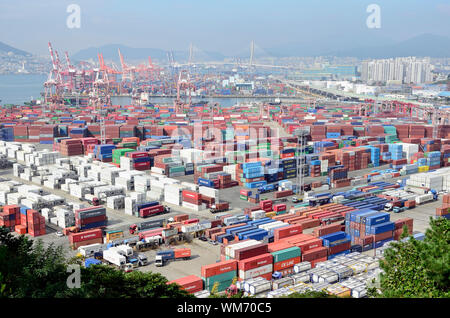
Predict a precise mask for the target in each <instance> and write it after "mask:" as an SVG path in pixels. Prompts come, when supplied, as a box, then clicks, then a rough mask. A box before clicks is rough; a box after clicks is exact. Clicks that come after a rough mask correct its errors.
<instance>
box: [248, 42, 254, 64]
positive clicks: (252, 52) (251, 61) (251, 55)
mask: <svg viewBox="0 0 450 318" xmlns="http://www.w3.org/2000/svg"><path fill="white" fill-rule="evenodd" d="M254 54H255V41H251V42H250V62H249V64H248V66H249V68H251V67H252V66H253V56H254Z"/></svg>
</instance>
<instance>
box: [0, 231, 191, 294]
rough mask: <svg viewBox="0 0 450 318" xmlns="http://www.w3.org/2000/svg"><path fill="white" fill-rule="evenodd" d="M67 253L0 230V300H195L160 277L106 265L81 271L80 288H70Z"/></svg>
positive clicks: (73, 262)
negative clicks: (182, 298)
mask: <svg viewBox="0 0 450 318" xmlns="http://www.w3.org/2000/svg"><path fill="white" fill-rule="evenodd" d="M80 263H81V262H80V260H79V259H77V258H73V259H70V260H68V261H67V260H65V258H64V250H63V248H62V247H60V246H54V245H53V244H50V245H49V246H48V247H47V248H45V247H44V246H43V244H42V241H41V240H37V241H33V240H30V239H29V238H27V237H25V236H24V235H21V236H16V237H15V236H13V235H12V234H11V233H9V231H8V230H7V229H6V228H4V227H2V228H0V297H12V298H24V297H27V298H28V297H30V298H53V297H60V298H61V297H63V298H67V297H79V298H99V297H102V298H131V297H133V298H160V297H170V298H179V297H192V296H191V295H190V294H188V293H187V292H186V291H183V290H181V289H180V287H179V286H178V285H176V284H170V285H167V282H168V281H167V279H166V278H165V277H164V276H162V275H161V274H155V273H151V272H148V273H142V272H132V273H124V272H123V271H120V270H117V269H115V268H113V267H110V266H106V265H95V266H90V267H89V268H85V267H81V271H80V280H81V286H80V288H69V287H67V278H68V275H69V274H70V273H68V272H67V267H68V265H70V264H80Z"/></svg>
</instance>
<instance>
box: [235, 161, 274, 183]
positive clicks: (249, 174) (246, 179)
mask: <svg viewBox="0 0 450 318" xmlns="http://www.w3.org/2000/svg"><path fill="white" fill-rule="evenodd" d="M236 176H237V178H238V181H239V184H240V185H241V186H244V187H246V188H250V189H251V188H258V187H260V186H263V185H266V184H267V181H265V180H264V168H263V167H262V163H261V162H260V161H256V162H247V163H243V164H240V165H239V166H238V171H237V174H236Z"/></svg>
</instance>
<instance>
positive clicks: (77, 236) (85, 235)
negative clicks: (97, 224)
mask: <svg viewBox="0 0 450 318" xmlns="http://www.w3.org/2000/svg"><path fill="white" fill-rule="evenodd" d="M102 237H103V231H102V230H101V229H95V230H91V231H85V232H81V233H70V234H69V242H70V243H77V242H83V241H87V240H93V239H97V238H102Z"/></svg>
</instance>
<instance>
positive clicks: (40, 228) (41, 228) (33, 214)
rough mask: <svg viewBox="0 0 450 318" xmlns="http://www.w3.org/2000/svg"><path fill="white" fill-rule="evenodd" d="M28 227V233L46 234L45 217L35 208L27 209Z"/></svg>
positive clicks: (34, 235) (35, 234) (32, 234)
mask: <svg viewBox="0 0 450 318" xmlns="http://www.w3.org/2000/svg"><path fill="white" fill-rule="evenodd" d="M27 228H28V234H30V235H31V236H33V237H36V236H40V235H44V234H45V233H46V231H45V218H44V217H43V216H41V215H40V214H39V212H38V211H35V210H27Z"/></svg>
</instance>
